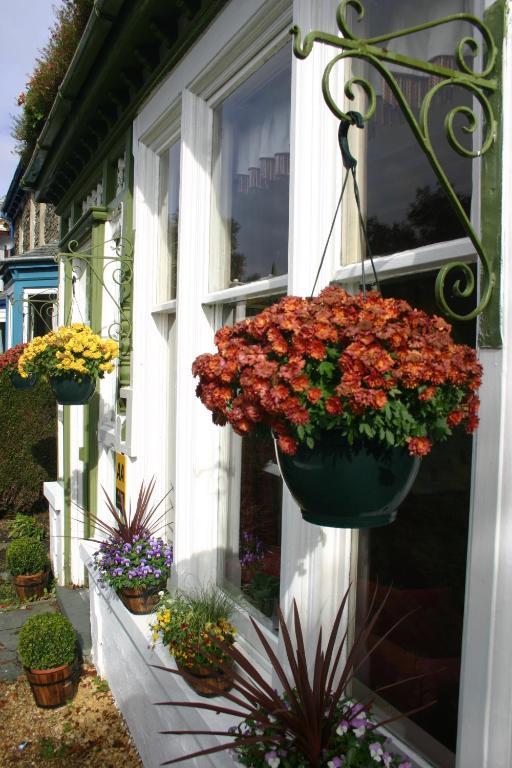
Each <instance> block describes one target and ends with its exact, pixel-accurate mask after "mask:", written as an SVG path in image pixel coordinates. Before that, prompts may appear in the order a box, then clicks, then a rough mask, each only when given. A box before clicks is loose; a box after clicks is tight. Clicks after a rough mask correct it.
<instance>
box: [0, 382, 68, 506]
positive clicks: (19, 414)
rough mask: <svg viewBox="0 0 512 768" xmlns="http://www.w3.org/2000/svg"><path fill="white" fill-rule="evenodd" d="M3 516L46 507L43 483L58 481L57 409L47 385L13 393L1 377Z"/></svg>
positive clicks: (0, 495)
mask: <svg viewBox="0 0 512 768" xmlns="http://www.w3.org/2000/svg"><path fill="white" fill-rule="evenodd" d="M0 440H1V443H0V516H1V515H5V514H9V513H13V512H37V511H38V510H41V509H44V508H45V506H46V502H45V499H44V497H43V482H45V481H46V480H55V479H56V477H57V408H56V404H55V397H54V395H53V393H52V392H51V390H50V388H49V387H48V385H47V384H44V383H37V384H36V385H35V386H34V387H33V388H32V389H29V390H17V389H14V388H13V386H12V384H11V382H10V381H9V379H8V377H6V376H0Z"/></svg>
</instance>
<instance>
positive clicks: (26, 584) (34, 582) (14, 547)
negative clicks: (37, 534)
mask: <svg viewBox="0 0 512 768" xmlns="http://www.w3.org/2000/svg"><path fill="white" fill-rule="evenodd" d="M6 559H7V568H8V569H9V572H10V573H11V574H12V578H13V583H14V586H15V589H16V592H17V594H18V597H19V599H20V600H30V599H33V598H38V597H42V596H43V595H44V590H45V588H46V586H47V584H48V557H47V554H46V547H45V545H44V543H43V542H42V541H37V540H36V539H29V538H21V539H15V540H14V541H13V542H12V543H11V544H9V546H8V547H7V553H6Z"/></svg>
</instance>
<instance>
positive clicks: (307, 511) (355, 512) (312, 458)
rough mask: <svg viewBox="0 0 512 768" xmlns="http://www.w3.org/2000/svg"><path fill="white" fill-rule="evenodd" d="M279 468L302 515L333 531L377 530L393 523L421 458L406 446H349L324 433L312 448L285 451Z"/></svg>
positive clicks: (279, 462)
mask: <svg viewBox="0 0 512 768" xmlns="http://www.w3.org/2000/svg"><path fill="white" fill-rule="evenodd" d="M276 456H277V463H278V464H279V469H280V470H281V475H282V477H283V480H284V482H285V483H286V485H287V487H288V490H289V491H290V493H291V494H292V496H293V498H294V499H295V501H296V503H297V504H298V506H299V508H300V510H301V512H302V517H303V518H304V520H306V521H307V522H308V523H312V524H313V525H324V526H329V527H331V528H377V527H379V526H382V525H388V524H389V523H392V522H393V521H394V520H395V518H396V514H397V509H398V507H399V506H400V504H401V502H402V501H403V500H404V499H405V497H406V496H407V494H408V493H409V491H410V489H411V487H412V484H413V483H414V480H415V478H416V475H417V474H418V470H419V467H420V459H419V458H418V457H417V456H411V454H410V453H409V452H408V451H407V449H405V448H388V449H386V448H379V447H378V446H373V447H372V446H371V445H365V444H362V445H360V446H358V447H357V448H351V447H350V446H349V445H347V443H346V442H344V441H343V438H340V435H339V434H336V433H334V434H333V433H331V432H327V433H325V435H323V436H322V438H321V439H320V440H317V441H316V442H315V446H314V448H312V449H311V448H308V447H307V446H300V447H299V448H298V450H297V452H296V453H295V454H293V455H291V456H290V455H289V454H286V453H283V452H282V451H281V450H280V449H279V446H278V444H277V441H276Z"/></svg>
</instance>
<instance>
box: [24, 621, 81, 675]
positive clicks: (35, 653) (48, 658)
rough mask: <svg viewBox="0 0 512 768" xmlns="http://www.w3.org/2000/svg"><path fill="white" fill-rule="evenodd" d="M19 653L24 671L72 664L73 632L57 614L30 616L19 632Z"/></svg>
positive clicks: (74, 650) (68, 624)
mask: <svg viewBox="0 0 512 768" xmlns="http://www.w3.org/2000/svg"><path fill="white" fill-rule="evenodd" d="M18 653H19V655H20V658H21V661H22V663H23V666H24V667H27V669H53V668H54V667H60V666H61V665H62V664H71V663H72V662H73V660H74V658H75V654H76V633H75V630H74V629H73V626H72V624H71V623H70V622H69V621H68V620H67V619H66V617H65V616H62V614H60V613H43V614H41V615H40V616H31V617H30V619H28V621H27V622H26V623H25V624H24V625H23V627H22V629H21V631H20V639H19V645H18Z"/></svg>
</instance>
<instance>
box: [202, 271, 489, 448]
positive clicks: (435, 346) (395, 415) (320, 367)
mask: <svg viewBox="0 0 512 768" xmlns="http://www.w3.org/2000/svg"><path fill="white" fill-rule="evenodd" d="M215 343H216V345H217V348H218V353H217V354H204V355H200V356H199V357H198V358H196V360H195V361H194V364H193V366H192V373H193V375H194V376H198V377H199V384H198V387H197V390H196V392H197V396H198V397H199V398H200V399H201V402H202V403H203V404H204V405H205V406H206V407H207V408H208V409H209V410H210V411H212V414H213V416H212V418H213V420H214V422H215V423H216V424H220V425H224V424H226V423H227V422H229V423H230V424H231V426H232V427H233V429H234V430H235V432H237V433H238V434H240V435H245V434H247V433H248V432H251V431H252V430H261V429H262V428H264V429H265V431H268V428H270V429H271V430H272V431H273V433H274V434H275V435H276V436H277V440H278V445H279V448H280V450H281V451H283V453H287V454H291V455H293V454H294V453H296V451H297V448H298V446H299V445H300V444H305V445H307V446H308V447H309V448H313V447H314V445H315V440H317V439H318V438H319V437H320V435H321V434H322V433H324V432H326V431H327V430H337V431H338V433H339V434H340V437H342V438H343V439H346V440H347V441H348V443H349V444H350V445H354V444H355V445H357V444H358V443H361V442H365V441H371V442H372V443H375V442H377V443H379V444H380V445H381V446H382V447H384V448H390V447H394V446H397V447H398V446H407V447H408V449H409V452H410V453H411V454H415V455H418V456H423V455H425V454H427V453H429V451H430V449H431V447H432V444H433V443H434V442H436V441H441V440H445V439H446V438H447V437H449V435H450V434H451V433H452V430H453V429H454V428H455V427H458V426H462V427H464V428H465V429H466V431H467V432H472V431H473V430H474V429H476V427H477V425H478V415H477V414H478V407H479V400H478V396H477V394H476V392H477V390H478V387H479V386H480V381H481V375H482V369H481V366H480V364H479V363H478V361H477V358H476V353H475V350H474V349H472V348H471V347H468V346H465V345H462V344H456V343H455V342H454V341H453V339H452V337H451V326H450V325H449V324H448V323H447V322H445V321H444V320H443V319H441V318H440V317H437V316H435V315H434V316H432V317H431V316H429V315H427V314H426V313H425V312H423V311H422V310H419V309H413V308H412V307H411V306H410V305H409V304H408V303H407V302H406V301H403V300H401V299H392V298H391V299H385V298H382V296H380V294H379V293H377V292H374V291H371V292H369V293H367V294H366V297H364V296H362V295H357V296H352V295H350V294H348V293H347V292H346V291H344V290H343V289H342V288H339V287H337V286H329V287H328V288H326V289H325V290H323V291H322V292H321V293H320V295H319V296H317V297H315V298H309V299H304V298H299V297H297V296H286V297H284V298H283V299H281V300H280V301H279V302H277V303H276V304H273V305H272V306H270V307H268V308H267V309H265V310H263V311H262V312H260V313H259V314H258V315H256V316H255V317H251V318H248V319H246V320H242V321H241V322H238V323H236V324H235V325H233V326H225V327H224V328H221V330H219V331H218V332H217V334H216V336H215Z"/></svg>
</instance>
